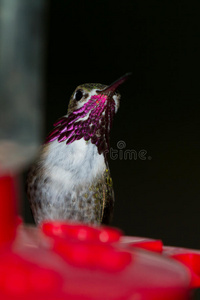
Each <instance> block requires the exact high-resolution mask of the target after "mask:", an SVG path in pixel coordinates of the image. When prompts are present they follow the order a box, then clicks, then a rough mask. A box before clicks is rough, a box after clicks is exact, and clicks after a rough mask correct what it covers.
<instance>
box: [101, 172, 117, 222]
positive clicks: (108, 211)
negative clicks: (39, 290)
mask: <svg viewBox="0 0 200 300" xmlns="http://www.w3.org/2000/svg"><path fill="white" fill-rule="evenodd" d="M103 176H104V180H103V185H102V188H103V201H102V220H101V223H102V224H109V223H110V221H111V219H112V216H113V207H114V190H113V182H112V178H111V176H110V170H109V168H108V167H107V168H106V171H105V173H104V175H103Z"/></svg>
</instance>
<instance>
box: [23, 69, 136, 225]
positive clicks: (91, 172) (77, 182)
mask: <svg viewBox="0 0 200 300" xmlns="http://www.w3.org/2000/svg"><path fill="white" fill-rule="evenodd" d="M129 75H130V73H127V74H125V75H124V76H122V77H120V78H119V79H118V80H116V81H115V82H113V83H112V84H111V85H109V86H107V85H103V84H99V83H86V84H82V85H79V86H78V87H77V88H76V89H75V91H74V92H73V94H72V96H71V98H70V101H69V105H68V111H67V114H66V115H64V116H63V117H61V118H60V119H58V121H57V122H56V123H55V124H54V128H53V130H52V131H51V132H50V133H49V134H48V136H47V137H46V140H45V142H44V144H43V145H42V146H41V149H40V151H39V155H38V157H37V159H36V161H35V162H34V164H33V166H32V167H31V168H30V171H29V173H28V176H27V195H28V199H29V202H30V206H31V210H32V214H33V217H34V220H35V223H36V224H37V225H39V224H40V223H41V222H43V221H44V220H65V221H66V220H71V221H76V222H82V223H86V224H94V225H100V224H109V223H110V221H111V218H112V214H113V206H114V191H113V183H112V178H111V175H110V170H109V166H108V153H109V134H110V129H111V126H112V122H113V117H114V115H115V113H116V112H117V110H118V108H119V104H120V97H121V96H120V94H119V92H118V91H117V88H118V87H119V86H120V85H121V84H122V83H123V82H124V81H126V80H127V78H128V77H129Z"/></svg>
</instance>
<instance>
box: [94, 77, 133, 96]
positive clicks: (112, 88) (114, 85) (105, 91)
mask: <svg viewBox="0 0 200 300" xmlns="http://www.w3.org/2000/svg"><path fill="white" fill-rule="evenodd" d="M131 74H132V73H126V74H125V75H124V76H122V77H120V78H119V79H117V80H116V81H114V82H113V83H111V84H110V85H109V86H107V87H106V88H105V89H103V90H98V91H96V92H97V93H99V94H113V93H114V92H115V91H116V89H117V88H118V86H119V85H121V84H122V83H124V82H125V81H126V80H127V79H128V78H129V77H130V75H131Z"/></svg>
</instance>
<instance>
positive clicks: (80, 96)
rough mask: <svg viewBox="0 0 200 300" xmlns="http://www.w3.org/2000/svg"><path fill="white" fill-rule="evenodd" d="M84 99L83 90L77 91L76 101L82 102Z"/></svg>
mask: <svg viewBox="0 0 200 300" xmlns="http://www.w3.org/2000/svg"><path fill="white" fill-rule="evenodd" d="M82 97H83V91H82V90H77V91H76V94H75V97H74V98H75V100H76V101H79V100H81V98H82Z"/></svg>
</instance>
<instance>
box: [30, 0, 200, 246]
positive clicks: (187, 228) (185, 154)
mask: <svg viewBox="0 0 200 300" xmlns="http://www.w3.org/2000/svg"><path fill="white" fill-rule="evenodd" d="M199 8H200V7H199V1H196V2H195V1H160V0H157V1H152V0H150V1H149V0H148V1H144V0H143V1H141V0H135V1H133V0H123V1H113V0H112V1H105V0H101V1H91V0H88V1H72V0H59V1H56V0H51V1H49V11H48V20H47V23H48V26H47V47H46V116H45V117H46V127H45V134H47V132H48V131H49V130H50V129H51V128H52V124H53V122H54V121H55V120H56V119H57V118H59V117H60V116H62V115H64V114H66V111H67V105H68V101H69V98H70V95H71V94H72V92H73V90H74V89H75V87H76V86H77V85H79V84H81V83H85V82H100V83H103V84H109V83H111V82H112V81H114V80H115V79H117V78H118V77H120V76H121V75H123V74H124V73H126V72H129V71H131V72H132V76H131V78H130V79H129V81H127V82H126V83H125V84H124V85H123V86H121V87H120V92H121V95H122V99H121V107H120V109H119V111H118V113H117V115H116V117H115V120H114V124H113V128H112V131H111V147H112V148H114V149H118V148H117V143H118V141H124V142H125V143H126V148H124V149H123V150H127V149H133V150H135V151H136V152H137V153H138V152H139V151H140V150H142V149H144V150H146V151H147V154H146V160H141V159H139V158H138V159H137V160H135V159H132V160H130V159H127V160H125V159H120V158H118V159H116V160H110V169H111V173H112V177H113V181H114V188H115V197H116V204H115V214H114V220H113V223H112V225H113V226H116V227H119V228H121V229H122V230H123V231H124V232H125V233H126V234H127V235H135V236H144V237H151V238H157V239H162V240H163V242H164V244H165V245H174V246H184V247H190V248H197V249H200V139H199V131H200V121H199V113H200V92H199V68H200V60H199V55H200V42H199V39H200V21H199ZM25 219H26V220H27V221H30V214H29V208H28V205H27V203H26V217H25Z"/></svg>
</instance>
